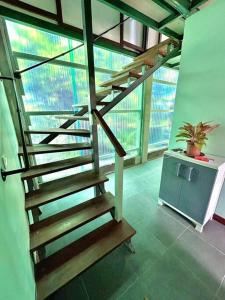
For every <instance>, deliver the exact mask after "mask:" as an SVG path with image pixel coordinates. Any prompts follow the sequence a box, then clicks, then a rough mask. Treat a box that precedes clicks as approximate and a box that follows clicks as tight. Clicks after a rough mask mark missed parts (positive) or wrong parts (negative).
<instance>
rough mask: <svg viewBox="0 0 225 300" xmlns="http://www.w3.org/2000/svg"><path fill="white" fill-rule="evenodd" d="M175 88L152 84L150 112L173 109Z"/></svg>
mask: <svg viewBox="0 0 225 300" xmlns="http://www.w3.org/2000/svg"><path fill="white" fill-rule="evenodd" d="M175 97H176V86H174V85H168V84H162V83H157V82H153V85H152V101H151V108H152V110H171V109H173V108H174V103H175Z"/></svg>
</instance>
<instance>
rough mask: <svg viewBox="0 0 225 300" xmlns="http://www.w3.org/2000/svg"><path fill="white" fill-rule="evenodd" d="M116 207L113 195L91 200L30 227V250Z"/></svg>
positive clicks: (104, 195)
mask: <svg viewBox="0 0 225 300" xmlns="http://www.w3.org/2000/svg"><path fill="white" fill-rule="evenodd" d="M113 207H114V197H113V195H112V194H111V193H105V194H103V195H101V196H98V197H95V198H93V199H90V200H88V201H86V202H84V203H81V204H79V205H77V206H74V207H72V208H69V209H67V210H65V211H62V212H60V213H58V214H56V215H54V216H51V217H49V218H47V219H45V220H43V221H40V222H37V223H34V224H32V225H31V226H30V250H32V251H34V250H37V249H38V248H39V247H40V246H44V245H46V244H48V243H50V242H52V241H54V240H55V239H57V238H59V237H61V236H62V235H64V234H66V233H69V232H70V231H72V230H74V229H76V228H79V227H80V226H82V225H84V224H86V223H88V222H90V221H92V220H94V219H96V218H97V217H100V216H101V215H103V214H105V213H107V212H109V211H110V210H111V209H112V208H113Z"/></svg>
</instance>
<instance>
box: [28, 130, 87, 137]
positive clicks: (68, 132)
mask: <svg viewBox="0 0 225 300" xmlns="http://www.w3.org/2000/svg"><path fill="white" fill-rule="evenodd" d="M24 132H25V133H29V134H52V133H56V134H65V135H78V136H85V137H89V136H90V131H89V130H86V129H64V128H43V129H29V130H25V131H24Z"/></svg>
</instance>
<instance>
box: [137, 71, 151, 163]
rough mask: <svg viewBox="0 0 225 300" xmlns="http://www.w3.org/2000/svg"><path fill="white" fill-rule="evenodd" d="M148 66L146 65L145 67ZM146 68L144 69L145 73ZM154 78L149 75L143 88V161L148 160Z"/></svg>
mask: <svg viewBox="0 0 225 300" xmlns="http://www.w3.org/2000/svg"><path fill="white" fill-rule="evenodd" d="M144 68H146V67H144ZM145 71H146V70H143V73H144V72H145ZM152 78H153V75H152V76H150V77H148V78H147V79H146V80H145V81H144V83H143V88H142V120H141V121H142V126H141V151H140V152H141V153H140V156H141V163H144V162H146V161H147V160H148V143H149V132H150V126H149V124H150V113H151V98H152V81H153V80H152Z"/></svg>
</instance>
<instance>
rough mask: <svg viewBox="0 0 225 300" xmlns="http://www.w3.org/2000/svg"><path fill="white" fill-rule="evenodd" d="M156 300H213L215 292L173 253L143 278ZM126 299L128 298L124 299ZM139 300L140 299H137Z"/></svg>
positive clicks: (152, 297) (162, 259) (163, 258)
mask: <svg viewBox="0 0 225 300" xmlns="http://www.w3.org/2000/svg"><path fill="white" fill-rule="evenodd" d="M141 280H142V282H144V283H145V285H146V289H147V295H148V297H149V300H150V299H154V300H212V298H213V292H211V291H210V289H209V288H208V287H207V285H205V284H204V283H203V282H201V281H200V280H199V279H198V278H197V277H196V276H195V274H194V273H193V272H192V271H190V269H189V268H187V267H186V266H185V264H184V263H183V262H182V261H181V260H180V259H179V258H177V257H176V256H175V255H174V254H173V253H172V252H171V251H168V252H166V253H165V254H164V256H163V257H162V258H161V259H159V261H158V262H157V263H156V264H155V265H154V266H153V267H152V268H150V269H149V271H148V272H146V273H145V274H144V275H142V276H141ZM124 299H126V298H124ZM137 300H138V298H137Z"/></svg>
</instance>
